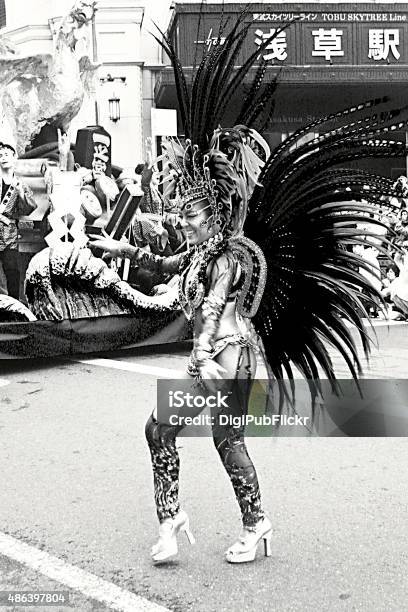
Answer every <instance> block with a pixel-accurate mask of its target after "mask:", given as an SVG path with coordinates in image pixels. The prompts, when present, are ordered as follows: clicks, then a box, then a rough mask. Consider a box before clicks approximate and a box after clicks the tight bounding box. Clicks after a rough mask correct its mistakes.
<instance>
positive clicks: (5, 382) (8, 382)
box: [0, 378, 10, 387]
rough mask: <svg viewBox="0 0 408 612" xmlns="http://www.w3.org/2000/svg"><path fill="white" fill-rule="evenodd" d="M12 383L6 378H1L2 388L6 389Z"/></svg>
mask: <svg viewBox="0 0 408 612" xmlns="http://www.w3.org/2000/svg"><path fill="white" fill-rule="evenodd" d="M9 384H10V381H9V380H6V379H5V378H0V387H5V386H6V385H9Z"/></svg>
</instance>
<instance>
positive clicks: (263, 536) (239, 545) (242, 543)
mask: <svg viewBox="0 0 408 612" xmlns="http://www.w3.org/2000/svg"><path fill="white" fill-rule="evenodd" d="M271 539H272V523H271V521H270V520H269V519H268V517H266V516H265V517H264V518H263V519H262V520H261V521H259V523H257V525H256V527H255V530H254V531H252V530H248V529H245V527H244V528H243V529H242V531H241V533H240V535H239V539H238V541H237V542H235V544H233V545H232V546H231V547H230V548H229V549H228V550H227V552H226V553H225V555H226V557H225V558H226V561H228V563H246V562H248V561H254V560H255V556H256V551H257V548H258V544H259V542H260V541H261V540H262V541H263V544H264V553H265V557H270V556H271V554H272V552H271Z"/></svg>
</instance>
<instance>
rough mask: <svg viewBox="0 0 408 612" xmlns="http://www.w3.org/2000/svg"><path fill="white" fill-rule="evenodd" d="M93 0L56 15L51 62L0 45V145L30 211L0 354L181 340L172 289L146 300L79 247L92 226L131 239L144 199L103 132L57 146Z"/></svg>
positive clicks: (67, 119)
mask: <svg viewBox="0 0 408 612" xmlns="http://www.w3.org/2000/svg"><path fill="white" fill-rule="evenodd" d="M95 4H96V3H95V2H93V1H89V0H80V1H79V2H77V3H76V5H75V7H74V8H73V9H72V10H71V11H70V12H69V14H68V15H67V16H66V17H65V18H64V19H62V20H61V24H60V26H59V28H58V30H57V32H56V35H55V39H54V53H53V54H52V55H34V56H20V55H19V54H18V53H17V51H16V50H15V49H14V48H13V47H12V45H11V44H10V43H9V42H6V41H5V40H1V39H0V68H1V76H0V84H1V90H0V92H1V93H0V109H1V112H2V117H1V119H2V125H1V136H0V141H2V142H5V141H6V140H8V141H10V140H12V141H13V145H12V146H13V148H15V150H16V151H17V154H18V161H17V164H16V168H15V171H16V175H17V177H18V179H19V180H21V181H22V182H23V183H24V184H25V185H27V186H28V188H29V189H30V190H31V192H32V195H33V197H34V199H35V202H36V204H37V208H36V210H34V212H33V213H32V214H31V215H29V216H28V217H25V218H23V219H21V220H20V222H19V242H18V250H19V258H20V260H19V265H20V271H21V277H22V281H21V287H20V296H19V297H20V299H19V300H16V299H14V298H12V297H10V296H9V295H0V358H2V359H10V358H11V359H12V358H31V357H44V356H50V355H69V354H74V353H83V352H95V351H101V350H112V349H117V348H122V347H133V346H139V345H143V344H159V343H160V344H161V343H164V342H174V341H178V340H182V339H185V338H186V337H187V335H186V334H187V332H186V326H185V321H184V317H183V316H181V314H180V311H179V310H178V302H177V299H178V298H177V289H176V288H175V286H174V283H170V286H169V290H168V291H166V292H164V293H161V294H159V295H144V294H143V292H141V291H139V290H138V289H136V288H135V287H134V286H132V284H131V283H129V282H127V279H128V276H129V269H126V266H124V265H123V262H121V261H110V262H106V261H105V260H104V259H102V253H99V254H98V253H95V252H91V251H90V249H88V248H87V243H88V236H89V234H92V233H93V234H97V233H100V232H101V231H102V230H103V231H104V232H106V233H107V234H108V235H110V236H112V237H114V238H116V239H123V238H124V239H126V236H130V234H131V232H130V231H129V230H130V226H131V222H132V219H133V218H134V216H135V215H136V214H137V212H138V206H139V204H140V200H141V198H142V196H143V191H142V190H141V188H140V184H139V183H138V182H137V179H136V176H134V177H130V178H129V177H125V178H126V180H125V179H124V178H123V176H121V169H120V168H117V167H112V160H111V137H110V135H109V134H108V132H106V130H104V129H103V128H102V127H101V126H88V127H84V129H81V130H79V131H78V133H77V137H76V142H75V144H74V145H70V144H69V142H68V140H67V136H66V133H67V131H68V129H69V126H70V123H71V121H72V119H73V118H74V117H75V116H76V115H77V114H78V112H79V110H80V108H81V105H82V103H83V100H84V97H85V96H87V95H89V94H90V91H91V85H92V79H93V77H94V74H95V68H96V66H95V65H94V64H93V63H92V61H91V59H90V57H89V54H88V51H87V49H89V45H87V38H89V24H90V22H91V20H92V18H93V15H94V12H95ZM88 42H89V41H88ZM97 255H100V257H98V256H97ZM167 280H168V279H167ZM23 281H24V282H23ZM153 293H154V292H153Z"/></svg>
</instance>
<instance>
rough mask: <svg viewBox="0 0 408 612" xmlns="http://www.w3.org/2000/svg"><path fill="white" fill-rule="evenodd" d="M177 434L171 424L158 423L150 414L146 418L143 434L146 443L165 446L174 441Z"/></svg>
mask: <svg viewBox="0 0 408 612" xmlns="http://www.w3.org/2000/svg"><path fill="white" fill-rule="evenodd" d="M176 435H177V430H176V428H175V427H174V426H172V425H167V423H160V422H159V421H156V419H154V418H153V416H152V415H150V417H149V418H148V419H147V421H146V426H145V436H146V440H147V443H148V445H149V446H150V447H152V446H156V447H159V446H167V445H168V444H171V443H172V442H174V440H175V438H176Z"/></svg>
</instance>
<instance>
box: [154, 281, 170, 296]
mask: <svg viewBox="0 0 408 612" xmlns="http://www.w3.org/2000/svg"><path fill="white" fill-rule="evenodd" d="M168 291H169V288H168V286H167V285H165V284H164V283H162V284H160V285H155V286H154V287H153V289H152V292H151V295H163V293H168Z"/></svg>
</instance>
